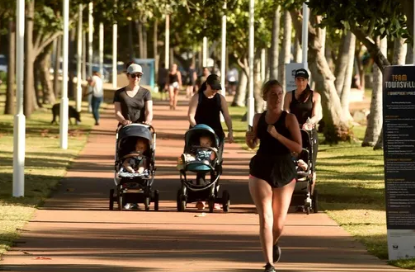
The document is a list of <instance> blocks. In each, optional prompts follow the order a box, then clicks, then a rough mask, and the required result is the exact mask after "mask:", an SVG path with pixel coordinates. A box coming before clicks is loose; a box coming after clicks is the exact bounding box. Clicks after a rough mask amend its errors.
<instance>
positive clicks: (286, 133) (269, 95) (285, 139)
mask: <svg viewBox="0 0 415 272" xmlns="http://www.w3.org/2000/svg"><path fill="white" fill-rule="evenodd" d="M263 98H264V100H265V101H267V110H266V111H265V112H264V113H262V114H256V115H255V116H254V122H253V128H252V130H251V131H249V132H247V133H246V144H247V145H248V146H249V147H250V148H252V149H253V148H255V147H256V145H257V144H258V140H260V145H259V149H258V151H257V154H256V155H255V156H254V157H253V158H252V159H251V162H250V164H249V173H250V177H249V191H250V193H251V196H252V199H253V201H254V203H255V205H256V208H257V211H258V215H259V225H260V238H261V244H262V250H263V252H264V255H265V261H266V266H265V271H266V272H273V271H275V269H274V266H273V265H272V264H273V263H274V262H278V260H279V258H280V256H281V249H280V247H279V246H278V240H279V238H280V236H281V233H282V229H283V226H284V222H285V218H286V216H287V212H288V208H289V206H290V202H291V198H292V194H293V192H294V188H295V178H296V176H297V171H296V169H295V165H294V162H293V161H292V157H291V153H292V152H294V153H300V152H301V150H302V144H301V134H300V129H299V125H298V121H297V118H296V117H295V116H294V115H293V114H290V113H287V112H286V111H282V110H281V106H282V101H283V92H282V87H281V85H280V83H279V82H278V81H276V80H271V81H268V82H267V83H265V85H264V88H263ZM268 218H273V220H268Z"/></svg>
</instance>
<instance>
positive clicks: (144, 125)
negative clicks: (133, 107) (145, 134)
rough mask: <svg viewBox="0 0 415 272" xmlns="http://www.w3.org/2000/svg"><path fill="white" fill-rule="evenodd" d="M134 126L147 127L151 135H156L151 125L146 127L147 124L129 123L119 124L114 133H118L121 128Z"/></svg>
mask: <svg viewBox="0 0 415 272" xmlns="http://www.w3.org/2000/svg"><path fill="white" fill-rule="evenodd" d="M134 125H140V126H143V127H147V128H148V129H149V130H150V131H151V133H152V134H154V133H156V129H155V128H154V127H153V126H152V125H148V124H144V123H131V124H129V125H122V124H119V125H118V127H117V130H116V131H117V132H118V131H119V130H120V129H121V128H123V127H128V126H134Z"/></svg>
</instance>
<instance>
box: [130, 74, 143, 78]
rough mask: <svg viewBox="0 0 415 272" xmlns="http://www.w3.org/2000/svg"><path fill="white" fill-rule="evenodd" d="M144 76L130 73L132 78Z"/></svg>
mask: <svg viewBox="0 0 415 272" xmlns="http://www.w3.org/2000/svg"><path fill="white" fill-rule="evenodd" d="M142 76H143V75H142V74H131V75H130V77H131V78H136V77H138V78H140V77H142Z"/></svg>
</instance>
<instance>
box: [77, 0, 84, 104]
mask: <svg viewBox="0 0 415 272" xmlns="http://www.w3.org/2000/svg"><path fill="white" fill-rule="evenodd" d="M82 9H83V7H82V4H80V5H79V10H78V20H79V21H78V49H77V56H78V62H77V64H76V111H78V112H80V111H81V106H82V85H81V82H82V76H81V74H82V71H81V70H82V54H83V52H82Z"/></svg>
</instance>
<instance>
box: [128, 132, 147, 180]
mask: <svg viewBox="0 0 415 272" xmlns="http://www.w3.org/2000/svg"><path fill="white" fill-rule="evenodd" d="M147 150H148V142H147V141H146V140H145V139H142V138H138V139H137V143H136V144H135V149H134V151H132V152H130V153H129V154H127V155H125V156H124V157H123V158H122V159H123V160H124V163H123V164H122V166H123V170H126V171H128V172H129V173H138V174H143V173H144V170H148V169H147V168H148V163H147V160H148V158H147V156H145V153H146V152H147Z"/></svg>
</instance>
